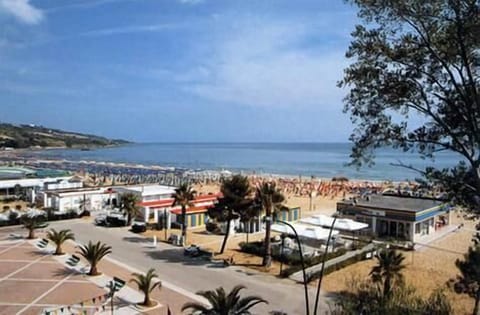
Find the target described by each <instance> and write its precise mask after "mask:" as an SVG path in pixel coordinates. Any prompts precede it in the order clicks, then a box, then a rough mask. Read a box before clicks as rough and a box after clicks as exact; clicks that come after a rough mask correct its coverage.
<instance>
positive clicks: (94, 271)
mask: <svg viewBox="0 0 480 315" xmlns="http://www.w3.org/2000/svg"><path fill="white" fill-rule="evenodd" d="M88 275H89V276H96V275H98V270H97V265H96V264H92V266H91V267H90V272H89V273H88Z"/></svg>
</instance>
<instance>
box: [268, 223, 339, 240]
mask: <svg viewBox="0 0 480 315" xmlns="http://www.w3.org/2000/svg"><path fill="white" fill-rule="evenodd" d="M293 227H294V228H295V230H296V231H297V234H298V236H299V237H303V238H309V239H314V240H327V239H328V234H329V232H330V230H329V229H324V228H321V227H315V226H309V225H304V224H293ZM272 231H275V232H278V233H285V234H289V235H292V234H294V233H293V231H292V229H291V228H289V227H288V226H286V225H283V224H272ZM335 235H338V231H333V232H332V236H335Z"/></svg>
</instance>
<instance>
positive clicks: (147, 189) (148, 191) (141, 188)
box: [116, 185, 175, 196]
mask: <svg viewBox="0 0 480 315" xmlns="http://www.w3.org/2000/svg"><path fill="white" fill-rule="evenodd" d="M116 188H117V189H118V190H127V191H136V192H141V193H142V196H149V195H166V194H169V195H172V194H173V193H175V187H173V186H166V185H136V186H123V187H122V186H120V187H116Z"/></svg>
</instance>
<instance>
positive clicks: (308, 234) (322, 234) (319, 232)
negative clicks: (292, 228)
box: [298, 227, 338, 241]
mask: <svg viewBox="0 0 480 315" xmlns="http://www.w3.org/2000/svg"><path fill="white" fill-rule="evenodd" d="M329 233H330V230H328V229H324V228H321V227H306V228H302V229H301V230H300V231H298V236H300V237H304V238H309V239H314V240H321V241H323V240H327V239H328V235H329ZM336 235H338V231H335V230H333V231H332V236H336Z"/></svg>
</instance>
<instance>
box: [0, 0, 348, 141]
mask: <svg viewBox="0 0 480 315" xmlns="http://www.w3.org/2000/svg"><path fill="white" fill-rule="evenodd" d="M356 22H357V20H356V10H355V8H353V7H351V6H350V5H348V4H345V3H344V1H340V0H338V1H337V0H335V1H334V0H295V1H291V0H61V1H60V0H0V113H1V114H0V121H2V122H11V123H33V124H41V125H44V126H48V127H52V128H61V129H66V130H72V131H79V132H87V133H93V134H98V135H103V136H107V137H112V138H123V139H128V140H132V141H138V142H283V141H285V142H345V141H347V140H348V136H349V134H350V132H351V130H352V126H351V123H350V120H349V118H348V116H347V115H346V114H344V113H342V109H343V105H342V98H343V97H344V96H345V94H346V91H345V90H342V89H340V88H337V87H336V82H337V81H338V80H339V79H340V78H341V77H342V74H343V69H344V68H345V67H346V66H347V65H348V63H349V61H348V60H347V59H346V58H345V57H344V56H345V51H346V49H347V47H348V45H349V42H350V40H351V37H350V33H351V32H352V30H353V28H354V25H355V24H356Z"/></svg>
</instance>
